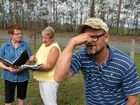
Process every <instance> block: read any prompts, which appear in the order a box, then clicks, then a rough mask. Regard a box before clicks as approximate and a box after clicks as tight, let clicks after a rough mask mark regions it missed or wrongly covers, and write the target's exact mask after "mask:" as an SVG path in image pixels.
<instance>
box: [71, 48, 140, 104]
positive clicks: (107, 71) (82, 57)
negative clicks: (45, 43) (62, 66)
mask: <svg viewBox="0 0 140 105" xmlns="http://www.w3.org/2000/svg"><path fill="white" fill-rule="evenodd" d="M108 48H109V58H108V60H107V61H106V62H105V63H103V64H101V65H97V64H95V62H94V60H93V59H92V57H90V55H89V54H88V53H87V50H86V48H82V49H80V50H79V51H77V52H75V53H74V54H73V57H72V62H71V66H70V69H71V72H72V73H73V75H74V74H76V73H77V72H78V71H79V70H81V71H82V73H83V76H84V86H85V88H84V91H85V98H86V105H126V103H127V96H129V95H135V94H139V93H140V81H139V77H138V74H137V71H136V65H135V64H134V62H133V61H132V60H131V59H130V58H129V57H128V55H126V54H125V53H124V52H122V51H120V50H118V49H115V48H111V47H109V46H108Z"/></svg>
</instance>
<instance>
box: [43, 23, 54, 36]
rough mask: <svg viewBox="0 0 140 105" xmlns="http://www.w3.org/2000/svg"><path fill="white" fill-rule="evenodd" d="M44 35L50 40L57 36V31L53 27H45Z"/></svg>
mask: <svg viewBox="0 0 140 105" xmlns="http://www.w3.org/2000/svg"><path fill="white" fill-rule="evenodd" d="M42 35H47V36H49V38H53V37H54V35H55V31H54V29H53V28H52V27H51V26H48V27H45V29H44V30H43V31H42Z"/></svg>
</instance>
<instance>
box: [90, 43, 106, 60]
mask: <svg viewBox="0 0 140 105" xmlns="http://www.w3.org/2000/svg"><path fill="white" fill-rule="evenodd" d="M103 50H104V47H103V46H102V47H101V48H99V49H95V50H94V51H92V52H89V51H88V54H89V55H90V56H92V57H93V58H96V57H97V56H98V55H100V54H101V52H102V51H103Z"/></svg>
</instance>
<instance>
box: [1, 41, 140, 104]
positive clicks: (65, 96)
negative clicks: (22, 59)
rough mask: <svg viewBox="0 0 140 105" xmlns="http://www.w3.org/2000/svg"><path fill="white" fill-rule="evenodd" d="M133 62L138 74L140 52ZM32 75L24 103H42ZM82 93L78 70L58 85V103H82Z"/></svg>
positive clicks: (2, 84) (80, 76)
mask: <svg viewBox="0 0 140 105" xmlns="http://www.w3.org/2000/svg"><path fill="white" fill-rule="evenodd" d="M1 43H3V42H1V41H0V44H1ZM135 63H136V65H137V68H138V73H139V76H140V53H137V54H135ZM0 74H1V70H0ZM32 76H33V75H32V72H31V71H30V80H29V85H28V92H27V99H26V100H25V105H43V103H42V100H41V98H40V94H39V90H38V82H37V81H35V80H34V79H33V77H32ZM83 94H84V93H83V78H82V74H81V73H80V72H79V73H78V74H77V75H76V76H74V77H73V78H71V79H70V80H67V81H65V82H64V83H62V84H61V85H60V87H59V91H58V105H83V104H84V96H83ZM3 104H4V83H3V80H2V79H1V78H0V105H3Z"/></svg>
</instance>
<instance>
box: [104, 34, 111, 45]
mask: <svg viewBox="0 0 140 105" xmlns="http://www.w3.org/2000/svg"><path fill="white" fill-rule="evenodd" d="M109 39H110V34H109V33H106V35H105V42H106V43H107V42H108V41H109Z"/></svg>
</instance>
